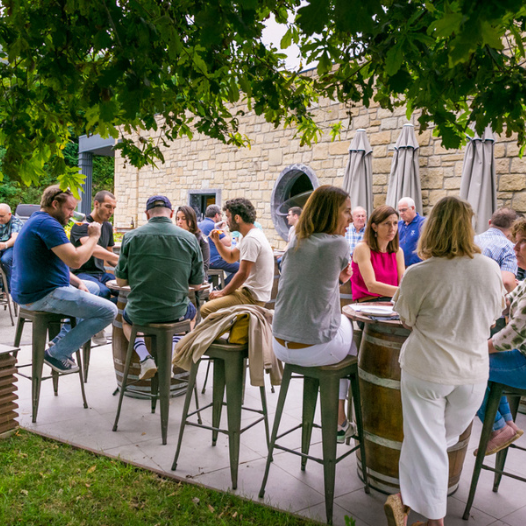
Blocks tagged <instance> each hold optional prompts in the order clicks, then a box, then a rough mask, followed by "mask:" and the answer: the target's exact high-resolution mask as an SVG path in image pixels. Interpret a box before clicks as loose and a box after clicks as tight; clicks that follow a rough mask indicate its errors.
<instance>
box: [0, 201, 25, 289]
mask: <svg viewBox="0 0 526 526" xmlns="http://www.w3.org/2000/svg"><path fill="white" fill-rule="evenodd" d="M22 226H23V225H22V221H20V219H18V218H17V217H14V216H13V214H12V213H11V207H10V206H9V205H8V204H6V203H0V265H2V268H3V269H4V272H5V277H6V279H7V286H8V287H9V290H11V269H12V267H13V245H14V244H15V241H16V238H17V236H18V233H19V232H20V230H22ZM0 285H1V283H0Z"/></svg>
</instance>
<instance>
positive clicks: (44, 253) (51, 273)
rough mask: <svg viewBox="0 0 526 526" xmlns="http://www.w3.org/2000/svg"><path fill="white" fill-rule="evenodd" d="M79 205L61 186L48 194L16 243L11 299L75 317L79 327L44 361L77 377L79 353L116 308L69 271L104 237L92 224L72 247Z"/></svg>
mask: <svg viewBox="0 0 526 526" xmlns="http://www.w3.org/2000/svg"><path fill="white" fill-rule="evenodd" d="M76 206H77V200H76V199H75V197H74V196H73V194H72V193H71V192H70V191H69V190H66V191H65V192H63V191H62V190H61V189H60V187H59V186H58V185H53V186H50V187H48V188H46V189H45V190H44V193H43V194H42V200H41V202H40V211H39V212H35V213H34V214H33V215H32V216H31V217H30V218H29V219H28V221H27V222H26V224H25V225H24V227H23V228H22V230H21V231H20V234H19V235H18V238H17V242H16V244H15V253H14V266H13V277H12V290H11V295H12V296H13V299H14V300H15V301H16V302H17V303H18V304H19V305H20V306H21V307H22V308H24V309H28V310H33V311H44V312H53V313H59V314H64V315H67V316H72V317H75V318H77V321H78V323H77V325H76V327H74V328H73V329H71V331H69V332H68V333H67V334H66V335H65V336H64V337H63V338H61V339H60V340H59V341H58V342H56V344H55V345H52V346H51V347H50V348H49V349H47V350H46V352H45V356H44V362H45V363H46V364H47V365H49V366H50V367H51V368H52V369H53V370H55V371H58V372H60V373H73V372H77V371H78V369H79V368H78V366H77V365H76V364H75V361H74V360H73V358H72V355H73V353H74V352H75V351H77V350H78V349H79V347H81V346H82V345H84V343H86V342H87V341H88V340H89V339H90V338H91V337H92V336H93V335H94V334H95V333H97V332H99V331H101V330H102V329H104V327H106V326H107V325H109V324H110V323H111V322H112V321H113V319H114V318H115V316H116V315H117V307H116V306H115V305H113V303H111V302H110V301H108V300H105V299H104V298H100V297H98V296H96V295H94V294H90V293H89V291H88V289H87V288H86V285H85V284H84V283H83V282H82V281H81V280H80V279H79V278H77V277H76V276H74V275H73V274H72V273H71V272H70V271H69V268H68V267H71V268H79V267H80V266H81V265H82V264H83V263H85V262H86V261H87V260H88V259H89V258H90V257H91V255H92V254H93V249H94V248H95V245H96V244H97V241H98V239H99V236H100V232H101V225H100V223H96V222H93V223H90V224H89V226H88V232H87V233H88V240H87V241H86V243H84V244H83V245H82V246H80V247H74V246H73V245H72V244H71V243H70V242H69V239H68V238H67V237H66V234H65V232H64V226H65V225H67V223H68V221H69V220H70V219H71V217H72V216H73V212H74V211H75V208H76Z"/></svg>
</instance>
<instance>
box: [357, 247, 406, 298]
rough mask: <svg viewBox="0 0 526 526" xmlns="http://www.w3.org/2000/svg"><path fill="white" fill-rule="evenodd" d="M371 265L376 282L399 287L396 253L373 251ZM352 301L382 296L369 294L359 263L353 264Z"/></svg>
mask: <svg viewBox="0 0 526 526" xmlns="http://www.w3.org/2000/svg"><path fill="white" fill-rule="evenodd" d="M371 265H372V266H373V270H374V275H375V277H376V281H380V282H381V283H386V284H387V285H393V286H395V287H398V285H399V283H398V268H397V265H396V252H393V253H391V254H389V253H388V252H375V251H374V250H371ZM351 287H352V299H353V300H355V301H356V300H359V299H360V298H363V297H365V296H378V297H380V296H382V294H374V293H373V292H369V291H368V290H367V287H366V286H365V283H364V281H363V278H362V274H361V272H360V267H359V266H358V263H355V262H354V261H353V262H352V277H351Z"/></svg>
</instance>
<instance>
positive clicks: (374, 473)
mask: <svg viewBox="0 0 526 526" xmlns="http://www.w3.org/2000/svg"><path fill="white" fill-rule="evenodd" d="M357 464H358V466H359V467H360V472H361V471H363V466H362V462H361V460H358V461H357ZM367 474H368V475H369V476H370V477H374V478H375V479H377V480H380V481H383V482H387V483H388V484H394V485H395V486H399V485H400V479H398V478H394V477H389V476H387V475H384V474H383V473H378V471H375V470H374V469H371V468H367Z"/></svg>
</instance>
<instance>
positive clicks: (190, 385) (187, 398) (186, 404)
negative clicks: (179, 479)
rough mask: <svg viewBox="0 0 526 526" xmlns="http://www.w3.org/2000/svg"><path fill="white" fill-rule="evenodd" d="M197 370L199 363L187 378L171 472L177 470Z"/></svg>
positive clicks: (193, 365)
mask: <svg viewBox="0 0 526 526" xmlns="http://www.w3.org/2000/svg"><path fill="white" fill-rule="evenodd" d="M198 370H199V362H197V363H193V364H192V368H191V369H190V377H189V378H188V390H187V391H186V396H185V398H184V406H183V416H182V418H181V427H180V428H179V439H178V440H177V449H176V450H175V456H174V461H173V464H172V471H175V470H176V469H177V460H178V459H179V453H180V452H181V445H182V443H183V435H184V428H185V427H186V419H187V418H188V410H189V408H190V402H191V401H192V391H193V390H194V387H195V379H196V377H197V371H198Z"/></svg>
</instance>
